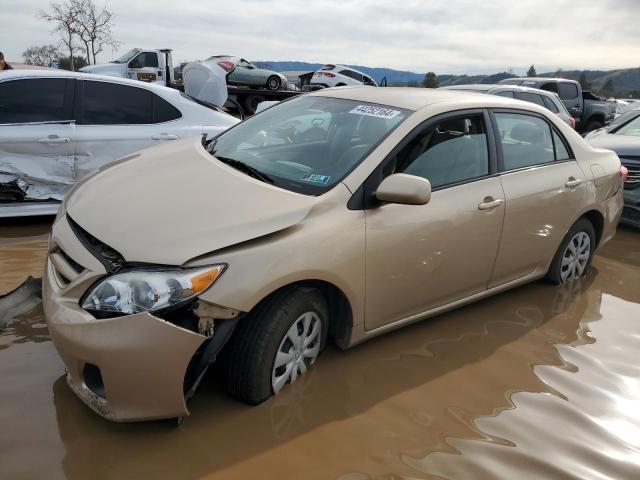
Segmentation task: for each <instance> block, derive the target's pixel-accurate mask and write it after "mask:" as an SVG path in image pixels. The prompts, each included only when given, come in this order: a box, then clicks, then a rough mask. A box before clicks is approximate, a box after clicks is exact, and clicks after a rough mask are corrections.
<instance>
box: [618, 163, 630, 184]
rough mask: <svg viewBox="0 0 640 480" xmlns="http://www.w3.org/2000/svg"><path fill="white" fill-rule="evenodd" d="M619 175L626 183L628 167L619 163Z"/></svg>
mask: <svg viewBox="0 0 640 480" xmlns="http://www.w3.org/2000/svg"><path fill="white" fill-rule="evenodd" d="M620 176H621V177H622V181H623V182H624V183H627V181H628V180H629V169H628V168H627V167H625V166H624V165H620Z"/></svg>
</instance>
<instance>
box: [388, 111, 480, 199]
mask: <svg viewBox="0 0 640 480" xmlns="http://www.w3.org/2000/svg"><path fill="white" fill-rule="evenodd" d="M387 172H388V173H408V174H410V175H417V176H419V177H423V178H426V179H427V180H429V181H430V182H431V186H432V188H438V187H442V186H444V185H449V184H452V183H458V182H463V181H466V180H472V179H474V178H478V177H483V176H485V175H488V173H489V150H488V146H487V131H486V129H485V125H484V120H483V117H482V114H473V115H466V116H461V117H455V118H451V119H446V120H443V121H441V122H439V123H437V124H436V125H433V126H431V127H429V128H428V129H427V130H426V131H425V132H423V133H422V134H420V135H418V136H417V137H416V138H414V139H413V140H412V141H411V142H409V144H408V145H407V146H405V147H404V148H403V149H402V150H401V151H400V153H399V154H398V155H397V156H396V157H395V158H394V159H393V160H392V161H391V166H390V168H389V169H387Z"/></svg>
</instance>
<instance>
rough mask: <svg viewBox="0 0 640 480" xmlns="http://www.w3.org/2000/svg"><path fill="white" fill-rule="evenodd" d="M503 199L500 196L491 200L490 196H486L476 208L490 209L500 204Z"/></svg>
mask: <svg viewBox="0 0 640 480" xmlns="http://www.w3.org/2000/svg"><path fill="white" fill-rule="evenodd" d="M503 201H504V200H502V199H501V198H496V199H495V200H493V199H492V197H487V198H485V199H484V202H482V203H480V204H478V210H491V209H493V208H496V207H499V206H500V205H502V202H503Z"/></svg>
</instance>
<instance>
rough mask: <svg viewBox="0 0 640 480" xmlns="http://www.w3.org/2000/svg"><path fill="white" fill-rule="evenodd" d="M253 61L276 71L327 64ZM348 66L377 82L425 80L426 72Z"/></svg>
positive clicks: (300, 69) (317, 67)
mask: <svg viewBox="0 0 640 480" xmlns="http://www.w3.org/2000/svg"><path fill="white" fill-rule="evenodd" d="M253 63H259V64H260V65H269V67H270V68H271V69H272V70H275V71H276V72H297V71H305V72H311V71H316V70H319V69H320V67H322V66H323V65H325V64H324V63H307V62H272V61H269V60H259V61H255V62H253ZM347 66H348V67H351V68H355V69H356V70H359V71H361V72H362V73H365V74H367V75H369V76H370V77H371V78H373V79H374V80H375V81H376V82H379V81H380V80H382V78H383V77H387V82H389V83H393V84H398V85H400V84H402V85H406V84H407V83H409V82H417V83H422V80H424V73H416V72H406V71H402V70H393V69H391V68H373V67H363V66H362V65H347Z"/></svg>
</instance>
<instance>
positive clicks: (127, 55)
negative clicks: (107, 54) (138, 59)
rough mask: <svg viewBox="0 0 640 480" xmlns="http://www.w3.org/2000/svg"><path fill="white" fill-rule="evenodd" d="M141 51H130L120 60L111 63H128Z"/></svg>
mask: <svg viewBox="0 0 640 480" xmlns="http://www.w3.org/2000/svg"><path fill="white" fill-rule="evenodd" d="M139 51H140V50H136V49H133V50H129V51H128V52H127V53H125V54H124V55H122V56H121V57H119V58H118V59H116V60H114V61H113V62H111V63H127V62H128V61H129V60H131V59H132V58H133V57H134V56H135V55H136V53H138V52H139Z"/></svg>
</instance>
